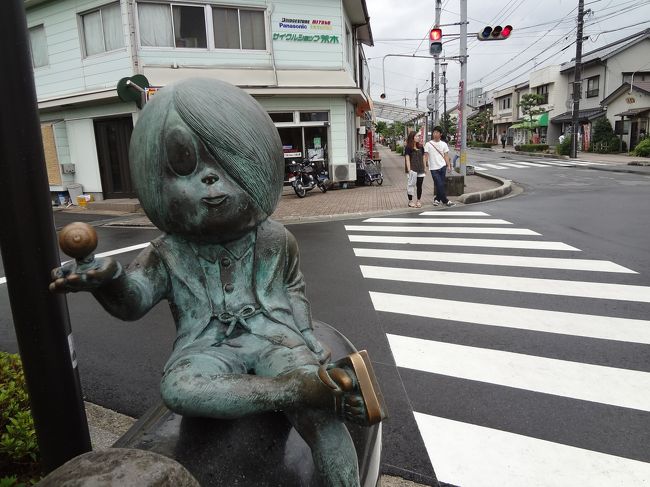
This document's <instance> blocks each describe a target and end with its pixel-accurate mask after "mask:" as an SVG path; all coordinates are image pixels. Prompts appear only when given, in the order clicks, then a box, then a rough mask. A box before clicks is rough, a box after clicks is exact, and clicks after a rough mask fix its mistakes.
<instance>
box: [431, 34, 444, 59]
mask: <svg viewBox="0 0 650 487" xmlns="http://www.w3.org/2000/svg"><path fill="white" fill-rule="evenodd" d="M440 39H442V29H439V28H437V27H435V28H433V29H431V31H430V32H429V54H431V55H432V56H435V55H436V54H440V53H441V52H442V42H440Z"/></svg>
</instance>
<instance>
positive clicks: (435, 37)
mask: <svg viewBox="0 0 650 487" xmlns="http://www.w3.org/2000/svg"><path fill="white" fill-rule="evenodd" d="M429 39H430V40H432V41H439V40H440V39H442V29H438V28H435V29H431V31H430V32H429Z"/></svg>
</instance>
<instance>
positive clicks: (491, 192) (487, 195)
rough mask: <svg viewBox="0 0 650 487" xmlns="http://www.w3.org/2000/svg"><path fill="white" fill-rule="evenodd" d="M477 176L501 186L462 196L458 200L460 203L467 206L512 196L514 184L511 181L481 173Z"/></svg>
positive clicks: (477, 173)
mask: <svg viewBox="0 0 650 487" xmlns="http://www.w3.org/2000/svg"><path fill="white" fill-rule="evenodd" d="M475 174H476V175H477V176H481V177H482V178H485V179H489V180H491V181H496V182H497V183H501V186H499V187H498V188H492V189H486V190H484V191H477V192H476V193H467V194H463V195H461V196H460V197H459V198H458V201H459V202H461V203H463V204H465V205H469V204H471V203H478V202H481V201H488V200H494V199H497V198H502V197H504V196H506V195H508V194H510V192H511V191H512V182H511V181H510V180H509V179H502V178H499V177H497V176H492V175H490V174H484V173H480V172H475Z"/></svg>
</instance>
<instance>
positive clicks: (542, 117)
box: [510, 112, 548, 130]
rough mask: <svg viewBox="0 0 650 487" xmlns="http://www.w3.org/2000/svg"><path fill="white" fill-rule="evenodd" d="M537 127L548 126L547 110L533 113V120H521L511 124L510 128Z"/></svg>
mask: <svg viewBox="0 0 650 487" xmlns="http://www.w3.org/2000/svg"><path fill="white" fill-rule="evenodd" d="M537 127H548V112H544V113H540V114H539V115H533V121H532V123H531V121H530V120H524V121H523V122H519V123H516V124H514V125H511V126H510V128H511V129H529V130H530V129H534V128H537Z"/></svg>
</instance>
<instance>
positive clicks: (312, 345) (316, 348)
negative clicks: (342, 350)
mask: <svg viewBox="0 0 650 487" xmlns="http://www.w3.org/2000/svg"><path fill="white" fill-rule="evenodd" d="M302 336H303V338H304V339H305V343H306V344H307V346H308V347H309V349H310V350H311V351H312V352H314V353H315V354H316V356H317V357H318V361H319V362H320V363H321V364H324V363H325V362H327V361H329V359H330V357H331V356H332V352H331V351H329V350H328V349H327V348H325V347H324V346H323V345H322V344H321V343H320V342H319V341H318V339H317V338H316V336H315V335H314V331H313V330H311V329H309V328H308V329H306V330H304V331H303V332H302Z"/></svg>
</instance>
